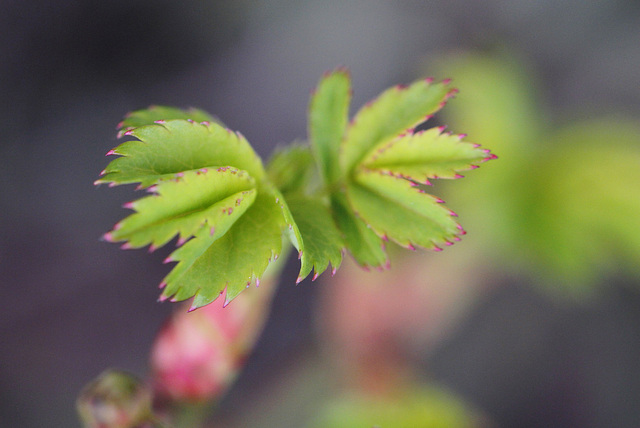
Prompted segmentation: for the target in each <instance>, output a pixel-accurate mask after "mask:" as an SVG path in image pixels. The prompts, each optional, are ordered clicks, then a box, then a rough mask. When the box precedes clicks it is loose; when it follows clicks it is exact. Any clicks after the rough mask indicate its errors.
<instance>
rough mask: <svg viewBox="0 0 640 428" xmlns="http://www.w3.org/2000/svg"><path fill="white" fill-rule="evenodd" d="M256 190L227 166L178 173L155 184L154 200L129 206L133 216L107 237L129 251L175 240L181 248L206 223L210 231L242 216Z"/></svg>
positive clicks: (243, 174)
mask: <svg viewBox="0 0 640 428" xmlns="http://www.w3.org/2000/svg"><path fill="white" fill-rule="evenodd" d="M255 185H256V183H255V180H254V179H253V178H252V177H251V176H250V175H249V174H248V173H247V172H246V171H242V170H238V169H236V168H231V167H220V168H217V169H211V168H209V169H202V170H197V171H185V172H183V173H179V174H178V175H177V176H176V177H175V178H174V179H173V180H167V181H163V182H161V183H159V184H158V185H156V186H155V187H154V188H153V191H154V193H155V194H154V195H152V196H147V197H145V198H142V199H139V200H137V201H135V202H130V203H129V204H127V205H126V206H127V208H131V209H134V210H135V211H136V213H134V214H131V215H130V216H128V217H127V218H125V219H124V220H122V221H121V222H120V223H118V224H116V226H115V227H114V229H113V230H112V231H111V232H109V233H108V234H106V235H105V238H106V239H107V240H108V241H112V242H113V241H127V244H126V246H127V247H129V248H139V247H142V246H145V245H147V244H151V249H155V248H158V247H160V246H162V245H164V244H166V243H167V242H168V241H169V240H170V239H172V238H173V237H174V236H175V235H179V237H180V238H179V241H178V243H179V244H180V243H181V242H184V241H186V240H187V239H188V238H190V237H191V236H193V235H194V234H195V232H196V231H197V230H198V229H200V228H201V227H202V226H204V225H205V224H206V225H207V230H213V229H214V228H218V225H219V224H221V223H225V222H226V221H227V219H230V218H231V219H236V218H237V217H238V216H240V215H242V213H244V211H246V209H247V208H248V207H249V206H251V204H252V203H253V200H254V199H255V192H256V191H255V189H254V188H255ZM232 213H235V215H233V216H231V215H232Z"/></svg>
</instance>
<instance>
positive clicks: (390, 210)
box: [347, 170, 464, 250]
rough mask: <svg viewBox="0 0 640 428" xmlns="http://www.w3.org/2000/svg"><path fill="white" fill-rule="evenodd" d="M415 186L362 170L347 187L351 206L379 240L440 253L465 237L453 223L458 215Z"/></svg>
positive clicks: (460, 229)
mask: <svg viewBox="0 0 640 428" xmlns="http://www.w3.org/2000/svg"><path fill="white" fill-rule="evenodd" d="M411 184H413V183H411V182H409V181H407V180H404V179H402V178H397V177H393V176H389V175H385V174H382V173H380V172H379V171H370V170H362V171H360V172H358V174H357V175H356V177H355V181H354V182H352V183H350V184H349V185H348V187H347V196H348V199H349V203H350V205H351V207H352V208H353V210H354V211H355V212H356V213H357V215H358V216H359V217H360V218H362V220H364V221H365V222H366V223H367V224H368V225H369V226H370V227H371V228H372V229H373V230H374V231H375V232H376V234H377V235H378V236H380V237H382V238H383V239H387V238H388V239H392V240H393V241H395V242H396V243H398V244H399V245H402V246H403V247H406V248H412V249H413V248H415V247H416V246H419V247H424V248H429V249H433V250H440V247H439V245H441V244H444V245H450V244H451V243H453V241H455V240H458V239H459V237H458V235H461V234H464V231H463V230H462V227H461V226H460V225H459V224H458V223H456V222H455V221H454V220H453V218H452V217H453V216H455V213H453V211H451V210H449V209H447V208H444V207H443V206H442V205H441V202H442V201H441V200H440V199H438V198H436V197H434V196H432V195H429V194H427V193H424V191H423V190H420V189H418V188H416V187H415V186H412V185H411Z"/></svg>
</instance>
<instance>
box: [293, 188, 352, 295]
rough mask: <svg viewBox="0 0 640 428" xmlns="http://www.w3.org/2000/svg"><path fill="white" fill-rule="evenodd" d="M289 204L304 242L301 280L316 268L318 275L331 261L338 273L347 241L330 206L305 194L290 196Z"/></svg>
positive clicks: (299, 279)
mask: <svg viewBox="0 0 640 428" xmlns="http://www.w3.org/2000/svg"><path fill="white" fill-rule="evenodd" d="M287 204H288V206H289V209H290V210H291V213H292V216H293V218H294V219H295V224H296V225H297V228H298V230H299V233H300V236H301V238H302V244H303V246H301V248H299V256H300V259H301V260H300V262H301V267H300V274H299V275H298V279H297V282H298V283H299V282H301V281H302V280H303V279H304V278H306V277H307V275H309V274H310V273H311V271H312V270H313V271H314V275H313V279H316V278H317V277H318V275H320V274H321V273H322V272H324V271H325V270H326V269H327V267H328V266H329V264H331V267H332V272H333V273H335V271H336V270H337V269H338V268H339V267H340V264H341V263H342V250H343V248H344V242H343V240H342V236H341V234H340V231H339V230H338V228H337V227H336V225H335V223H334V222H333V219H332V218H331V211H330V210H329V208H328V207H327V206H326V205H325V204H323V203H322V201H321V200H319V199H312V198H309V197H306V196H303V195H301V194H297V195H289V196H287Z"/></svg>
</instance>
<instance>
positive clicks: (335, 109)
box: [309, 69, 351, 185]
mask: <svg viewBox="0 0 640 428" xmlns="http://www.w3.org/2000/svg"><path fill="white" fill-rule="evenodd" d="M350 101H351V78H350V76H349V72H348V71H347V70H346V69H338V70H336V71H334V72H332V73H329V74H327V75H325V76H324V77H323V78H322V80H320V83H318V87H317V88H316V90H315V92H314V93H313V95H312V96H311V101H310V103H309V139H310V141H311V146H312V147H313V150H314V153H315V156H316V161H317V163H318V168H319V169H320V171H321V173H322V177H323V179H324V182H325V183H326V184H327V185H330V184H332V183H333V182H334V180H335V179H336V178H337V177H338V172H339V169H338V151H339V147H340V142H341V141H342V138H343V136H344V133H345V129H346V126H347V118H348V115H349V102H350Z"/></svg>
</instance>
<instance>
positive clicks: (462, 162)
mask: <svg viewBox="0 0 640 428" xmlns="http://www.w3.org/2000/svg"><path fill="white" fill-rule="evenodd" d="M442 131H443V127H438V128H431V129H429V130H426V131H420V132H418V133H416V134H410V135H404V136H402V137H398V138H396V139H394V140H391V141H390V142H386V143H382V144H381V145H380V146H378V147H377V148H376V149H375V150H374V151H373V152H371V153H370V154H369V156H367V157H366V158H365V159H364V160H363V162H362V165H363V166H364V167H366V168H368V169H376V170H379V171H381V172H384V173H385V174H387V175H393V176H397V177H401V178H407V179H410V180H413V181H417V182H420V183H424V184H429V179H434V178H459V177H461V176H460V175H459V174H458V172H460V171H464V170H469V169H474V168H477V167H478V164H479V163H481V162H483V161H485V160H488V159H491V158H493V157H494V156H492V155H490V154H489V151H488V150H483V149H480V148H479V146H478V145H477V144H472V143H468V142H464V141H462V138H463V137H464V135H454V134H450V133H443V132H442Z"/></svg>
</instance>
